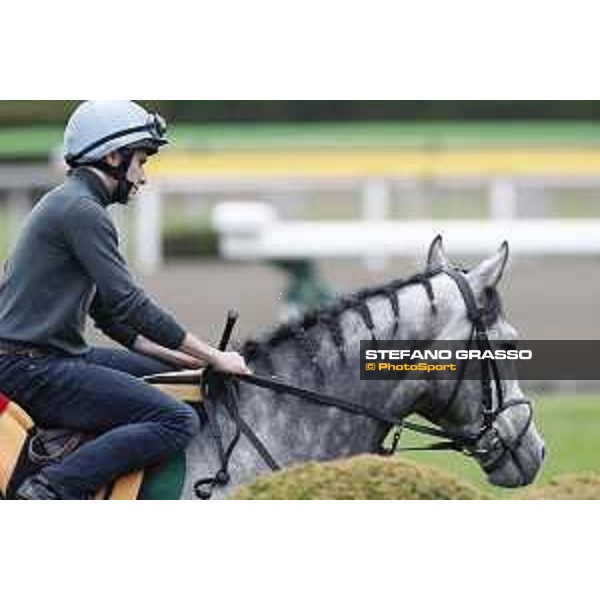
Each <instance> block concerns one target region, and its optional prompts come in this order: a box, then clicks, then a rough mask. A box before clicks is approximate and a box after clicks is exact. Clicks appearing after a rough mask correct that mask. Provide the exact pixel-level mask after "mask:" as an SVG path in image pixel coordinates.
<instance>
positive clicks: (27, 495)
mask: <svg viewBox="0 0 600 600" xmlns="http://www.w3.org/2000/svg"><path fill="white" fill-rule="evenodd" d="M15 499H16V500H62V499H63V497H62V496H61V495H60V494H59V493H58V492H57V491H56V490H55V489H54V488H53V487H52V485H51V484H50V482H49V481H48V480H47V479H46V477H45V476H44V475H42V474H41V473H38V474H37V475H33V476H32V477H28V478H27V479H25V481H23V483H22V484H21V485H20V486H19V488H18V489H17V491H16V493H15Z"/></svg>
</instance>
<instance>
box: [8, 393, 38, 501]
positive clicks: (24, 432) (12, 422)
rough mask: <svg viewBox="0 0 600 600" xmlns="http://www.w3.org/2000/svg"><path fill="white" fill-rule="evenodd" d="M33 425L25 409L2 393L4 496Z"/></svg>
mask: <svg viewBox="0 0 600 600" xmlns="http://www.w3.org/2000/svg"><path fill="white" fill-rule="evenodd" d="M32 427H33V422H32V420H31V419H30V418H29V417H28V416H27V414H26V413H25V411H24V410H22V409H21V408H20V407H19V406H17V405H16V404H14V403H13V402H11V401H10V400H9V399H8V398H7V397H6V396H4V395H3V394H1V393H0V440H2V443H1V444H0V493H2V496H4V497H6V495H7V491H8V488H9V485H10V483H11V479H12V477H13V475H14V473H15V469H16V467H17V464H18V462H19V458H20V457H21V455H22V453H23V450H24V448H25V446H26V444H27V437H28V432H29V430H30V429H31V428H32Z"/></svg>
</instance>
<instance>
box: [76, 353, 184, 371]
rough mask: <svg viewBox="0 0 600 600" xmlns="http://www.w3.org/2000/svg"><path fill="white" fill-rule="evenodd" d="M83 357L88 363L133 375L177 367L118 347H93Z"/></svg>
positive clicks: (175, 368) (175, 369)
mask: <svg viewBox="0 0 600 600" xmlns="http://www.w3.org/2000/svg"><path fill="white" fill-rule="evenodd" d="M84 358H85V361H86V362H88V363H90V364H94V365H100V366H102V367H108V368H110V369H115V370H117V371H123V373H129V374H130V375H134V376H135V377H145V376H146V375H155V374H157V373H166V372H169V371H177V370H178V367H175V366H174V365H169V364H167V363H165V362H162V361H160V360H157V359H156V358H152V357H150V356H145V355H144V354H139V353H137V352H133V351H130V350H122V349H120V348H101V347H93V348H92V349H91V350H90V351H89V352H88V353H87V354H86V355H85V357H84Z"/></svg>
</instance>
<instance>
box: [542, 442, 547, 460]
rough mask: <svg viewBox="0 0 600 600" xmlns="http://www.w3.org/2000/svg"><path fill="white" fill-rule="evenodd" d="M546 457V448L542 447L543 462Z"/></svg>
mask: <svg viewBox="0 0 600 600" xmlns="http://www.w3.org/2000/svg"><path fill="white" fill-rule="evenodd" d="M545 457H546V446H543V445H542V460H544V458H545Z"/></svg>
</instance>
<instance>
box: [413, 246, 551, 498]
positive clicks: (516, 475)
mask: <svg viewBox="0 0 600 600" xmlns="http://www.w3.org/2000/svg"><path fill="white" fill-rule="evenodd" d="M507 260H508V245H507V244H506V242H505V243H504V244H503V245H502V246H501V248H500V250H499V251H498V252H497V253H496V254H495V255H494V256H492V257H491V258H489V259H487V260H484V261H483V262H481V263H480V264H479V265H478V266H477V267H475V268H474V269H472V270H471V271H469V272H468V273H466V274H465V275H464V280H465V281H466V282H467V283H468V287H469V288H470V290H471V291H472V296H471V297H472V298H473V299H474V300H475V302H476V304H477V307H478V308H479V314H480V316H481V318H482V323H483V328H484V329H485V332H486V333H487V337H488V338H489V340H490V341H491V342H492V344H493V343H494V341H502V343H505V344H507V345H509V346H512V345H514V344H515V343H516V340H517V338H518V333H517V331H516V329H515V328H514V327H513V326H512V325H511V324H510V323H509V322H508V321H507V320H506V318H505V315H504V314H503V311H502V308H501V303H500V297H499V295H498V292H497V285H498V283H499V281H500V280H501V278H502V275H503V273H504V270H505V267H506V263H507ZM427 269H428V270H429V271H437V270H443V269H451V267H450V264H449V262H448V260H447V258H446V256H445V254H444V250H443V247H442V240H441V237H439V236H438V237H437V238H436V239H435V240H434V241H433V243H432V244H431V247H430V249H429V255H428V264H427ZM460 277H463V276H462V275H460ZM431 282H432V285H433V289H434V293H435V297H436V304H437V318H436V323H437V325H436V326H435V327H434V338H435V339H436V340H440V341H442V340H469V339H470V338H471V336H472V335H473V332H474V324H473V319H472V315H470V314H469V311H468V306H467V300H466V298H465V293H467V294H468V290H466V291H465V290H461V289H460V288H459V285H457V282H456V281H455V280H453V279H452V277H450V276H449V275H448V274H447V273H445V272H441V273H440V274H439V275H438V276H435V277H433V278H432V280H431ZM502 362H503V361H495V366H496V367H497V368H498V371H497V373H498V377H497V378H498V383H499V384H500V386H499V387H500V388H501V390H500V393H499V392H498V389H496V388H497V387H498V386H497V385H494V377H492V376H491V377H490V378H491V380H492V381H491V384H492V394H491V397H490V400H491V408H493V413H492V415H490V416H489V417H488V421H486V416H485V405H486V402H485V397H484V396H485V392H484V386H483V385H482V381H481V380H480V379H477V380H476V379H471V378H469V379H467V378H465V379H462V380H461V379H460V378H459V380H458V381H449V380H443V381H442V380H439V381H435V382H432V383H431V390H430V394H429V398H428V400H427V401H426V402H425V405H424V410H423V411H422V412H423V414H424V415H425V416H427V417H428V418H429V419H430V420H432V421H434V422H436V423H438V424H439V425H440V426H442V427H443V428H444V429H446V430H448V431H454V432H457V433H463V434H469V435H478V434H479V432H481V431H482V429H483V431H484V433H483V434H482V435H481V436H480V437H479V439H478V441H477V443H476V445H475V447H474V448H473V455H474V457H475V458H476V459H477V460H478V461H479V463H480V465H481V467H482V468H483V469H484V470H485V472H486V473H487V476H488V479H489V480H490V482H491V483H493V484H495V485H498V486H503V487H517V486H522V485H527V484H529V483H531V482H532V481H533V480H534V478H535V476H536V475H537V473H538V472H539V470H540V467H541V465H542V462H543V459H544V443H543V441H542V438H541V436H540V434H539V433H538V431H537V429H536V426H535V423H534V420H533V407H532V404H531V402H530V401H529V400H527V399H526V398H525V396H524V394H523V392H522V391H521V388H520V385H519V381H518V380H517V379H516V378H515V376H514V374H511V373H510V372H509V371H508V369H506V368H505V366H504V365H503V364H501V363H502ZM489 366H490V371H491V367H492V366H493V365H491V363H490V365H489ZM440 407H441V410H440ZM488 408H490V406H488ZM486 423H487V427H484V425H486Z"/></svg>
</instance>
